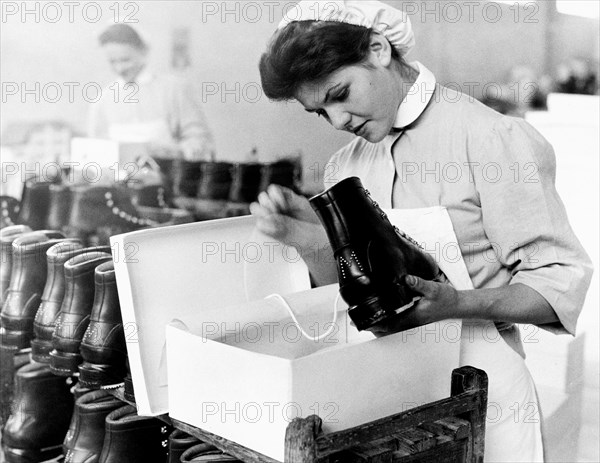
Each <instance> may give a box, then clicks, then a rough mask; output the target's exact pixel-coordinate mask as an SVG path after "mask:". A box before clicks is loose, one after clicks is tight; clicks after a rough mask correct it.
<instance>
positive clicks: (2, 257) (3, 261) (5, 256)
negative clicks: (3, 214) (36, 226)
mask: <svg viewBox="0 0 600 463" xmlns="http://www.w3.org/2000/svg"><path fill="white" fill-rule="evenodd" d="M30 231H31V228H29V227H28V226H27V225H11V226H9V227H6V228H3V229H2V230H0V308H2V303H3V302H4V293H5V292H6V290H7V289H8V285H9V284H10V274H11V272H12V261H13V258H12V255H13V247H12V245H13V242H14V241H15V240H16V239H17V238H18V237H19V236H21V235H22V234H23V233H28V232H30Z"/></svg>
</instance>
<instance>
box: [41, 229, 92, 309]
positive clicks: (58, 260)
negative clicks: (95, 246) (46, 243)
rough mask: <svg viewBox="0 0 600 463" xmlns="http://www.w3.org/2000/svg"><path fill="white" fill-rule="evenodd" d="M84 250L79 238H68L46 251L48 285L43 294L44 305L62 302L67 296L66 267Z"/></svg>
mask: <svg viewBox="0 0 600 463" xmlns="http://www.w3.org/2000/svg"><path fill="white" fill-rule="evenodd" d="M82 249H84V246H83V243H82V242H81V241H80V240H78V239H77V238H68V239H66V240H65V241H62V242H60V243H57V244H55V245H53V246H51V247H50V248H48V251H46V269H47V276H46V284H45V286H44V291H43V293H42V303H44V302H57V301H62V298H63V296H64V294H65V272H64V265H65V262H66V261H67V260H69V259H70V258H71V257H74V256H75V255H77V254H79V253H80V250H82Z"/></svg>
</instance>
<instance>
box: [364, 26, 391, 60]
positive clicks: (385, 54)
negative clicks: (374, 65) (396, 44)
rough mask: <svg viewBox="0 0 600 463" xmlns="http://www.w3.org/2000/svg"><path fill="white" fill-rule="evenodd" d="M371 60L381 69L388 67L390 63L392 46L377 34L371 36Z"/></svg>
mask: <svg viewBox="0 0 600 463" xmlns="http://www.w3.org/2000/svg"><path fill="white" fill-rule="evenodd" d="M369 46H370V48H371V58H372V59H375V60H376V61H377V62H379V64H381V65H382V66H383V67H388V66H389V65H390V63H391V62H392V44H391V43H390V42H389V41H388V39H386V38H385V37H384V36H383V35H382V34H380V33H379V32H376V31H373V33H372V34H371V43H370V45H369Z"/></svg>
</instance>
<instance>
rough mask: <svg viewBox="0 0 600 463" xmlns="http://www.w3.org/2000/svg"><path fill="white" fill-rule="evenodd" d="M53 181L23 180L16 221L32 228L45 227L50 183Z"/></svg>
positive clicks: (39, 228)
mask: <svg viewBox="0 0 600 463" xmlns="http://www.w3.org/2000/svg"><path fill="white" fill-rule="evenodd" d="M53 183H54V182H40V181H37V180H34V179H30V180H27V181H25V183H24V184H23V194H22V195H21V209H20V210H19V217H18V218H17V222H18V223H20V224H23V225H28V226H30V227H31V228H32V229H33V230H42V229H44V228H45V227H46V220H47V218H48V209H49V207H50V185H52V184H53Z"/></svg>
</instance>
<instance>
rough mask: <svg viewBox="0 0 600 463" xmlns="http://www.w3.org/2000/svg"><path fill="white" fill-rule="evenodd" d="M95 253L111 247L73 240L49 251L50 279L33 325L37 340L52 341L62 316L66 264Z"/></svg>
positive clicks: (106, 250) (108, 249)
mask: <svg viewBox="0 0 600 463" xmlns="http://www.w3.org/2000/svg"><path fill="white" fill-rule="evenodd" d="M94 252H102V253H110V247H108V246H97V247H92V248H85V247H84V246H83V244H82V243H81V242H80V241H78V240H76V239H71V240H68V241H64V242H62V243H58V244H55V245H54V246H52V247H51V248H50V249H48V252H47V262H48V277H47V279H46V286H45V287H44V292H43V294H42V301H41V303H40V307H39V309H38V310H37V312H36V314H35V320H34V325H33V326H34V333H35V335H36V338H38V339H43V340H48V341H50V340H51V339H52V332H53V331H54V326H55V324H56V320H57V318H58V316H59V314H60V310H61V306H62V302H63V300H64V296H65V291H66V280H65V270H64V264H65V262H67V261H68V260H69V259H71V258H73V257H75V256H78V255H81V254H89V253H94ZM36 361H37V360H36Z"/></svg>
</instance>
